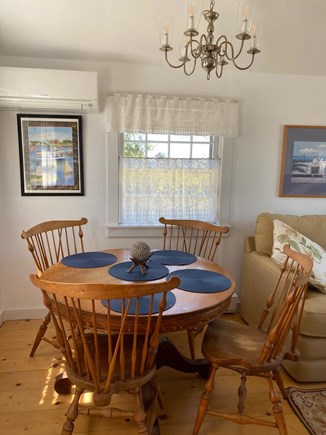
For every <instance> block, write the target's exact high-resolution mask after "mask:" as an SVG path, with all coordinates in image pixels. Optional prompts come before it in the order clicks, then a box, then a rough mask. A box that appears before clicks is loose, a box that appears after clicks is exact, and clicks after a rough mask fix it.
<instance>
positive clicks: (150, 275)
mask: <svg viewBox="0 0 326 435" xmlns="http://www.w3.org/2000/svg"><path fill="white" fill-rule="evenodd" d="M132 265H133V262H132V261H125V262H124V263H118V264H115V265H114V266H112V267H110V269H109V271H108V272H109V274H110V275H112V276H114V277H115V278H119V279H123V280H124V281H154V280H155V279H160V278H164V277H165V276H166V275H167V274H168V273H169V269H168V268H167V267H165V266H163V265H162V264H159V263H149V264H148V267H146V268H145V272H146V273H145V274H144V275H143V274H142V273H141V269H140V267H139V266H136V267H135V268H134V269H133V270H132V271H131V272H128V270H129V269H130V267H131V266H132Z"/></svg>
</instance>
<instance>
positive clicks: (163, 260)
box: [149, 249, 197, 266]
mask: <svg viewBox="0 0 326 435" xmlns="http://www.w3.org/2000/svg"><path fill="white" fill-rule="evenodd" d="M196 260H197V257H196V256H195V255H193V254H189V253H188V252H183V251H177V250H173V249H172V250H163V251H154V252H152V255H151V256H150V259H149V261H150V262H152V261H153V262H154V263H160V264H167V265H170V266H184V265H186V264H191V263H194V262H195V261H196Z"/></svg>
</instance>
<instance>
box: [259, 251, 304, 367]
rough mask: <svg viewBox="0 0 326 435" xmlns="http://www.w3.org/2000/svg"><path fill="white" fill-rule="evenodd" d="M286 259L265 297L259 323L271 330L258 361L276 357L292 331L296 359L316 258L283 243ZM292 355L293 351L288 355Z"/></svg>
mask: <svg viewBox="0 0 326 435" xmlns="http://www.w3.org/2000/svg"><path fill="white" fill-rule="evenodd" d="M283 252H284V254H285V260H284V263H283V265H282V266H281V271H280V275H279V278H278V280H277V282H276V284H275V287H274V289H273V291H272V293H271V295H270V296H269V298H268V299H267V301H266V305H265V307H264V309H263V312H262V315H261V319H260V322H259V325H258V327H259V328H260V329H263V330H265V331H266V332H268V335H267V341H266V342H265V345H264V348H263V350H262V352H261V355H260V359H259V363H261V364H262V363H263V362H264V361H266V362H268V361H271V360H274V359H276V358H277V356H278V355H279V353H280V352H281V351H282V349H283V347H284V343H285V341H286V339H287V337H288V335H289V333H291V334H292V336H291V353H292V354H293V355H292V358H294V359H295V356H294V355H295V349H296V343H297V339H298V336H299V331H300V323H301V318H302V312H303V308H304V302H305V297H306V290H307V285H308V281H309V278H310V275H311V271H312V266H313V262H312V260H311V258H309V257H307V256H306V255H304V254H301V253H298V252H296V251H294V250H292V249H291V248H290V246H289V245H287V246H285V247H284V250H283ZM288 357H289V358H290V355H289V356H288Z"/></svg>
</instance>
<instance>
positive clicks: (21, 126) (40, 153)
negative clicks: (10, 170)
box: [17, 114, 84, 196]
mask: <svg viewBox="0 0 326 435" xmlns="http://www.w3.org/2000/svg"><path fill="white" fill-rule="evenodd" d="M17 126H18V144H19V160H20V181H21V194H22V196H29V195H40V196H50V195H56V196H84V176H83V146H82V117H81V116H80V115H45V114H42V115H37V114H17Z"/></svg>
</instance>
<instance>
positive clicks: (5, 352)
mask: <svg viewBox="0 0 326 435" xmlns="http://www.w3.org/2000/svg"><path fill="white" fill-rule="evenodd" d="M232 316H233V317H234V318H235V319H238V317H237V316H236V315H235V316H234V315H229V314H228V315H227V317H228V318H231V317H232ZM40 322H41V321H40V320H31V321H24V320H20V321H7V322H5V323H4V324H3V325H2V326H1V327H0V349H1V357H0V428H1V429H0V432H1V435H13V434H15V435H23V434H24V435H26V434H28V433H30V434H31V435H44V434H47V435H52V434H53V435H55V434H59V433H60V431H61V427H62V424H63V422H64V419H65V417H64V415H65V412H66V410H67V407H68V404H69V403H70V400H71V395H59V394H57V393H56V392H55V391H54V379H55V376H56V375H57V374H59V373H60V372H61V371H62V368H61V367H62V363H63V362H62V357H61V354H60V352H59V351H58V350H56V349H54V348H52V347H51V346H50V345H49V344H47V343H45V342H42V343H41V344H40V346H39V348H38V350H37V352H36V354H35V356H34V357H33V358H30V357H29V352H30V348H31V345H32V343H33V341H34V337H35V335H36V333H37V330H38V328H39V325H40ZM48 335H49V336H54V331H53V330H52V329H51V327H50V328H49V331H48ZM170 339H171V340H172V341H173V342H174V343H175V344H176V346H177V347H178V348H179V349H180V350H181V351H182V352H183V353H184V354H185V355H187V356H189V352H188V345H187V337H186V334H185V333H178V334H173V335H171V336H170ZM196 345H197V349H196V352H197V356H198V357H200V356H201V355H200V337H198V338H197V340H196ZM283 374H284V381H285V386H299V387H301V388H317V387H319V386H326V383H320V384H297V383H296V382H295V381H294V380H293V379H292V378H291V377H290V376H288V375H287V373H286V372H284V373H283ZM158 375H159V378H160V383H161V387H162V393H163V398H164V403H165V411H166V414H167V418H166V419H163V420H161V421H160V427H161V435H191V433H192V429H193V424H194V421H195V416H196V412H197V406H198V402H199V398H200V395H201V393H202V391H203V387H204V379H202V378H201V377H200V376H198V375H196V374H185V373H179V372H177V371H174V370H172V369H169V368H166V367H163V368H162V369H160V370H159V372H158ZM265 384H266V382H265V381H264V380H263V379H252V378H251V379H249V380H248V396H247V400H246V410H248V412H249V410H250V413H251V414H252V415H254V416H257V417H264V418H266V417H267V418H269V417H270V415H271V412H270V411H271V410H270V406H269V399H268V392H267V389H266V385H265ZM238 386H239V376H238V375H237V374H234V373H233V372H231V371H228V370H224V369H221V370H219V371H218V374H217V378H216V390H215V392H214V394H213V397H212V406H214V405H215V406H217V407H218V408H219V409H224V410H227V409H228V410H234V409H235V407H236V399H237V388H238ZM114 400H115V401H116V402H114V403H116V404H119V403H124V404H125V406H127V407H128V408H130V409H132V405H133V402H132V398H131V397H130V396H129V395H126V394H125V393H124V395H119V396H117V397H115V399H114ZM88 401H91V396H90V395H86V396H85V399H84V402H85V403H87V402H88ZM230 407H231V408H230ZM283 409H284V413H285V418H286V422H287V426H288V433H289V435H307V434H308V432H307V431H306V429H305V428H304V426H303V425H302V423H301V422H300V420H299V419H298V418H297V417H296V416H295V415H294V414H293V412H292V410H291V408H290V406H289V405H288V403H287V402H284V401H283ZM271 418H272V417H271ZM262 430H263V433H264V435H265V434H266V435H269V434H271V435H272V434H275V433H277V432H276V431H275V429H270V428H266V429H265V428H264V429H262V428H261V427H258V426H252V425H250V426H238V425H236V424H234V423H232V422H229V421H225V420H221V419H217V418H214V417H209V416H207V418H205V421H204V423H203V426H202V430H201V434H202V435H216V434H217V433H218V434H219V435H231V434H232V435H234V434H236V435H261V434H262ZM108 431H109V432H108ZM74 433H75V434H79V435H90V434H94V435H102V434H103V435H104V434H107V433H110V435H118V434H119V435H135V434H136V433H137V432H136V426H135V423H134V422H133V420H132V419H125V418H117V419H110V420H108V419H105V418H99V417H86V416H80V417H79V418H78V419H77V422H76V426H75V431H74Z"/></svg>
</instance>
